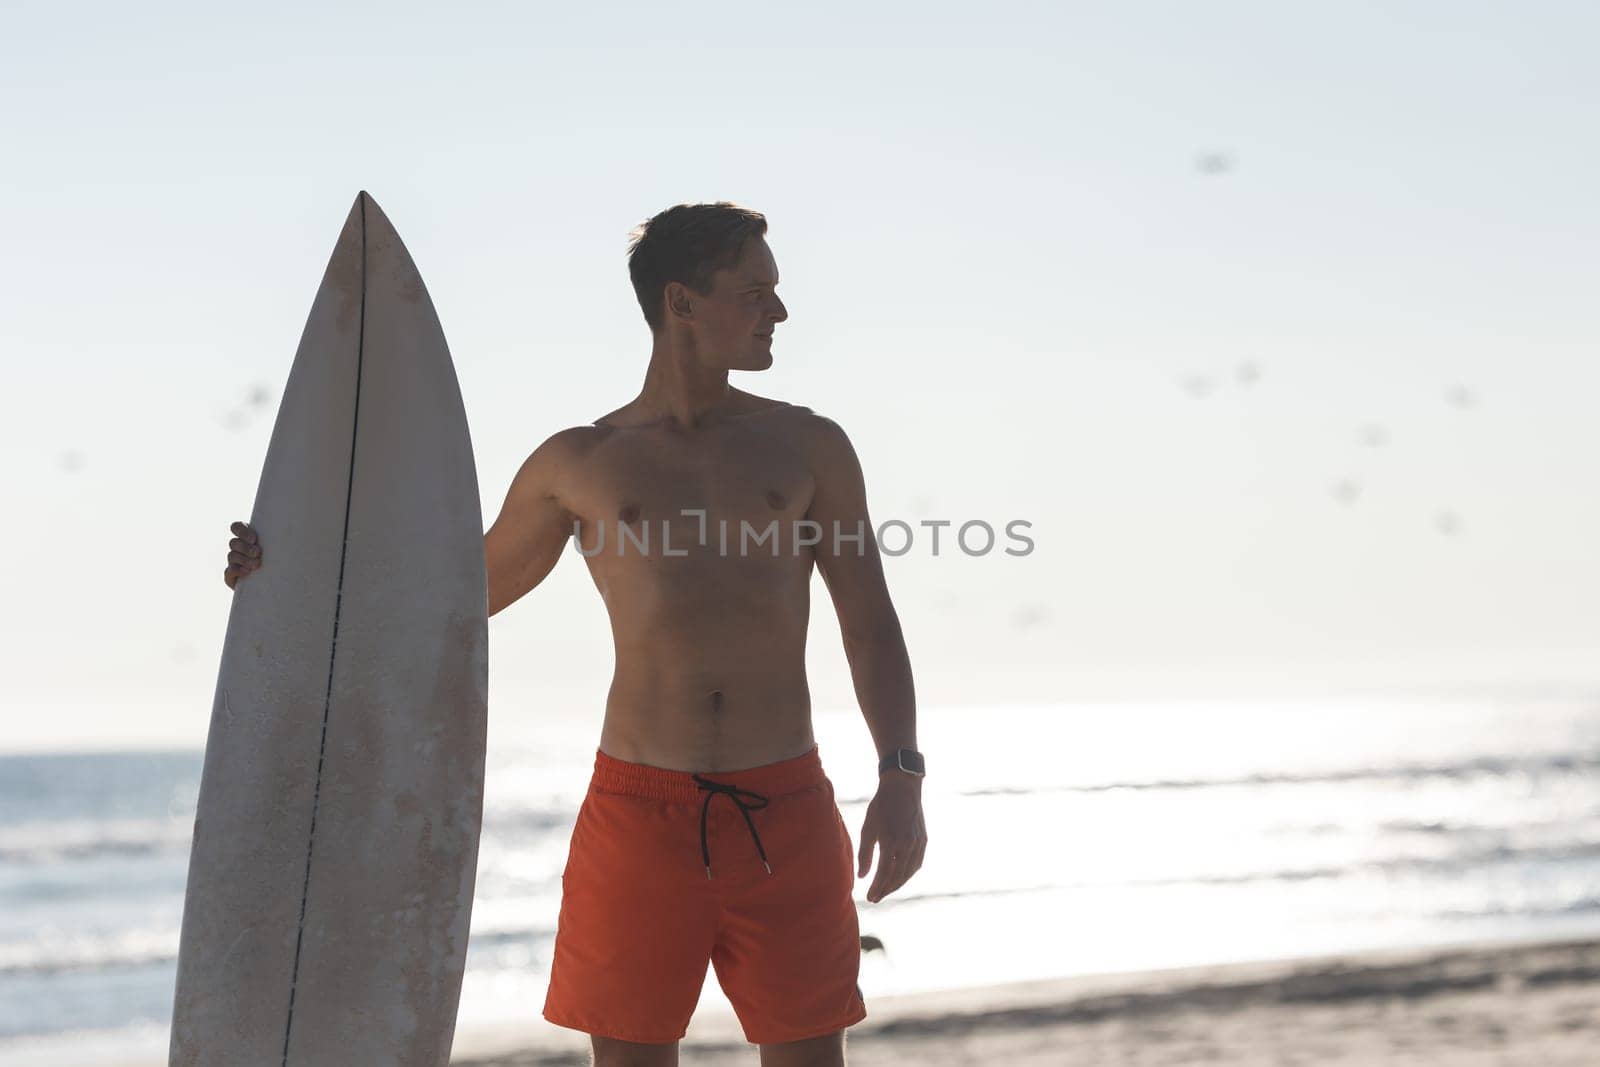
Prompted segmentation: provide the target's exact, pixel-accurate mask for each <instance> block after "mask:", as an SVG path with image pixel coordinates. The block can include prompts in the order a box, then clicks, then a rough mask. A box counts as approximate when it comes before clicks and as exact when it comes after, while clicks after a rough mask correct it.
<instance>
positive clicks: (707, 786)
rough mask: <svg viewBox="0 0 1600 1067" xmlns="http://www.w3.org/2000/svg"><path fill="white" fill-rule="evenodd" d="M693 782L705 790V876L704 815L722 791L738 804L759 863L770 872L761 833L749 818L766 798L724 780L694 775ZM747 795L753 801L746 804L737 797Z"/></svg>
mask: <svg viewBox="0 0 1600 1067" xmlns="http://www.w3.org/2000/svg"><path fill="white" fill-rule="evenodd" d="M694 781H695V784H696V785H698V786H699V787H700V788H701V789H704V790H706V791H707V792H706V802H705V803H704V804H702V805H701V806H700V856H701V858H702V859H704V860H705V861H706V877H707V878H710V877H711V848H710V846H709V845H707V844H706V817H707V816H708V815H710V814H711V798H712V797H714V796H716V795H717V794H718V793H724V794H726V795H727V797H728V798H729V799H730V800H732V801H733V802H734V803H735V804H737V805H738V806H739V814H740V815H743V816H744V824H745V825H746V826H748V827H750V836H751V837H752V838H753V839H754V840H755V843H756V851H757V852H759V853H761V865H762V866H763V867H765V868H766V869H767V873H768V874H771V873H772V864H770V863H768V862H767V850H766V849H764V848H762V847H761V835H760V834H757V833H756V824H755V821H754V820H752V819H751V818H750V813H751V812H752V811H760V810H761V809H762V808H764V807H766V806H767V798H766V797H764V796H762V795H761V794H760V793H752V792H750V791H749V790H748V789H737V788H735V787H734V786H731V785H729V784H727V783H726V782H713V781H711V780H710V779H709V778H702V777H700V776H699V775H698V774H697V775H695V776H694ZM741 795H743V796H747V797H750V798H752V799H753V800H754V801H755V803H752V804H746V803H745V802H744V801H742V800H740V799H739V797H740V796H741Z"/></svg>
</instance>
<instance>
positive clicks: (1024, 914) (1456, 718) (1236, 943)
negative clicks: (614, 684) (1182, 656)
mask: <svg viewBox="0 0 1600 1067" xmlns="http://www.w3.org/2000/svg"><path fill="white" fill-rule="evenodd" d="M491 717H492V710H491ZM496 729H497V727H495V726H494V725H493V720H492V724H491V752H490V757H489V771H488V780H487V784H486V791H485V796H486V800H485V817H484V831H483V841H482V846H481V850H480V860H479V872H478V891H477V898H476V902H475V904H474V910H473V923H472V942H471V947H470V949H469V955H468V972H467V978H466V984H465V987H464V989H463V993H462V1005H461V1021H460V1029H461V1030H462V1031H463V1032H464V1031H466V1030H468V1029H470V1028H472V1027H473V1026H474V1025H477V1024H483V1023H497V1024H498V1023H504V1022H508V1021H516V1020H523V1021H526V1022H527V1023H528V1025H529V1026H530V1028H534V1027H542V1026H546V1025H548V1024H546V1023H544V1022H543V1020H542V1019H540V1017H539V1009H540V1007H541V1006H542V1003H543V999H544V991H545V982H546V975H547V968H548V966H549V961H550V955H551V946H552V940H553V938H554V935H555V923H556V914H557V908H558V905H559V901H560V890H561V883H560V872H561V869H562V865H563V863H564V862H565V859H566V849H567V840H568V836H569V835H570V833H571V830H572V823H573V819H574V817H575V815H576V811H577V806H578V803H579V800H580V799H581V797H582V794H583V790H584V788H585V786H586V784H587V781H588V775H589V771H590V767H591V765H592V760H593V754H594V746H595V744H596V741H597V739H598V735H599V727H598V723H597V722H596V723H593V724H583V725H581V726H580V725H572V724H562V725H550V726H546V727H543V728H541V729H540V731H539V733H538V735H537V737H536V738H523V739H515V738H513V739H504V738H501V737H499V736H497V734H496V732H495V731H496ZM816 729H817V737H818V744H819V750H820V753H821V756H822V760H823V765H824V767H825V768H826V769H827V771H828V774H829V777H830V778H832V780H833V782H834V785H835V789H836V795H837V797H838V800H839V806H840V809H841V810H842V812H843V814H844V817H845V823H846V826H847V827H849V829H850V833H851V837H852V839H853V840H856V841H858V842H859V830H860V825H861V819H862V816H863V815H864V814H865V810H866V805H867V802H868V800H869V799H870V797H871V791H872V789H873V787H874V786H875V784H876V771H875V767H874V762H875V761H874V753H873V751H872V745H871V741H870V737H869V735H868V733H867V731H866V727H865V725H864V723H863V722H862V720H861V718H860V716H859V715H857V714H850V715H845V714H819V716H818V717H817V723H816ZM918 740H919V744H920V747H921V748H922V749H923V751H924V752H925V753H927V756H928V762H929V771H930V776H929V778H928V779H927V781H926V783H925V786H924V794H923V799H924V810H925V813H926V818H927V824H928V834H929V846H928V852H927V856H926V860H925V863H924V866H923V868H922V870H921V871H920V872H919V873H918V874H917V876H916V877H915V878H913V879H912V880H911V881H910V882H909V883H908V884H907V885H905V886H904V887H902V888H901V889H900V891H899V892H898V893H896V894H895V895H893V896H890V897H889V898H887V899H886V900H884V901H882V902H880V903H877V904H870V903H867V902H866V900H865V892H866V888H867V886H868V884H869V883H870V875H869V877H868V878H867V879H863V880H860V881H858V882H857V893H856V896H857V900H858V907H859V910H860V916H861V930H862V933H863V934H870V935H873V936H875V937H877V938H879V939H880V940H881V941H882V942H883V945H884V949H883V951H881V952H879V951H873V952H869V953H867V954H866V955H865V956H864V958H863V960H862V973H861V987H862V989H863V991H864V993H865V994H866V998H867V1005H868V1011H869V1013H870V1011H871V1006H872V999H873V997H874V996H875V995H883V994H889V993H901V992H914V991H919V990H928V989H940V988H956V987H961V986H970V985H978V984H985V983H990V982H1002V981H1015V980H1021V979H1028V978H1044V977H1053V976H1064V975H1072V974H1085V973H1094V972H1102V971H1115V970H1137V969H1144V968H1154V967H1170V966H1184V965H1190V964H1201V963H1212V962H1227V961H1233V960H1244V959H1266V958H1281V957H1287V956H1296V955H1303V954H1314V953H1319V952H1330V951H1348V950H1358V949H1363V948H1378V947H1402V946H1425V945H1443V944H1450V943H1456V942H1464V941H1477V940H1502V939H1503V940H1516V939H1525V938H1536V937H1547V936H1561V935H1582V934H1600V784H1597V783H1600V697H1597V698H1595V699H1588V700H1579V699H1572V698H1570V697H1569V698H1565V699H1559V700H1558V699H1550V700H1528V699H1519V700H1505V699H1484V700H1476V701H1470V700H1459V701H1452V702H1440V701H1432V702H1417V701H1409V702H1408V701H1379V700H1362V701H1350V700H1343V701H1334V700H1324V701H1308V702H1294V703H1291V702H1271V703H1265V702H1264V703H1233V702H1220V701H1218V702H1186V703H1185V702H1178V703H1161V704H1126V703H1120V704H1104V705H1089V704H1070V705H1060V706H1039V707H1025V708H998V709H997V708H968V709H932V710H924V711H923V712H922V713H921V714H920V716H919V727H918ZM200 767H201V752H200V751H199V750H198V749H195V750H193V751H180V752H127V753H95V754H54V755H49V754H47V755H17V756H0V1062H5V1063H7V1064H12V1063H17V1064H21V1063H93V1062H106V1061H107V1058H108V1057H109V1056H110V1055H111V1053H112V1052H115V1053H116V1054H117V1055H119V1056H123V1057H126V1056H131V1055H138V1054H148V1055H150V1056H151V1057H152V1058H156V1059H159V1058H161V1057H162V1056H163V1055H164V1053H165V1048H166V1026H167V1021H168V1019H169V1017H170V1012H171V998H172V988H173V978H174V973H175V957H176V951H177V943H178V931H179V925H180V922H181V918H182V904H183V890H184V883H185V865H186V862H187V858H188V847H189V841H190V835H191V832H192V827H193V820H194V803H195V796H196V793H197V789H198V785H199V776H200ZM757 817H758V818H759V816H757ZM700 1010H701V1011H725V1010H727V1002H726V1000H725V999H724V998H723V997H722V994H721V991H720V990H719V989H718V987H717V984H716V979H715V975H714V974H709V975H708V977H707V980H706V984H705V986H704V988H703V990H702V994H701V1000H700Z"/></svg>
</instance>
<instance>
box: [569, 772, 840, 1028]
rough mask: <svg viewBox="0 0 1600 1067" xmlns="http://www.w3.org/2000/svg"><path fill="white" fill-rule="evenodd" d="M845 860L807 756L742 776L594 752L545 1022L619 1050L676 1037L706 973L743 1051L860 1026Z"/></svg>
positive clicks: (826, 792)
mask: <svg viewBox="0 0 1600 1067" xmlns="http://www.w3.org/2000/svg"><path fill="white" fill-rule="evenodd" d="M854 883H855V867H854V848H853V846H852V844H851V841H850V833H849V831H848V830H847V829H846V828H845V825H844V819H843V818H842V817H841V816H840V814H839V808H838V805H837V804H836V803H835V800H834V795H833V783H832V782H830V781H829V780H828V777H827V775H825V774H824V773H823V771H822V762H821V759H820V757H819V756H818V754H817V749H816V746H815V745H813V746H812V748H811V749H810V751H808V752H806V753H804V754H803V755H800V756H795V757H794V758H792V759H786V760H780V761H779V762H777V763H769V764H766V765H764V766H761V767H749V768H746V769H744V770H738V771H723V772H717V773H711V772H707V773H705V774H695V773H693V772H690V771H677V770H668V769H665V768H662V767H651V766H647V765H646V764H642V763H630V762H628V761H625V760H619V759H615V758H613V757H612V756H609V755H607V754H606V753H604V752H602V751H600V750H599V749H596V750H595V761H594V776H593V777H592V778H591V779H590V782H589V790H588V793H587V795H586V796H585V797H584V800H583V803H582V805H581V806H580V807H579V809H578V819H577V823H576V825H575V826H574V827H573V830H572V841H571V844H570V846H569V847H568V852H567V865H566V869H565V870H564V871H563V873H562V875H561V913H560V917H559V919H558V920H557V925H556V940H555V956H554V959H553V960H552V962H551V965H550V991H549V993H548V994H547V996H546V997H545V1003H544V1013H543V1014H544V1017H545V1018H546V1019H548V1020H549V1021H550V1022H552V1023H555V1024H556V1025H558V1026H565V1027H570V1028H572V1029H575V1030H582V1031H584V1032H586V1033H590V1034H598V1035H600V1036H603V1037H614V1038H619V1039H621V1040H623V1041H636V1042H647V1043H652V1044H654V1043H665V1042H671V1041H676V1040H678V1039H679V1038H681V1037H683V1035H684V1032H685V1030H686V1029H687V1028H688V1025H689V1017H690V1016H691V1015H692V1014H693V1013H694V1008H695V1005H696V1004H697V1003H698V1002H699V1000H700V990H701V988H702V986H703V985H704V984H705V978H706V965H707V963H709V964H710V965H711V966H712V967H713V968H714V969H715V970H716V972H717V981H718V982H719V983H720V984H721V986H722V990H723V992H724V993H725V994H727V997H728V1000H729V1001H730V1002H731V1003H732V1005H733V1009H734V1012H735V1013H736V1014H737V1015H738V1017H739V1023H740V1025H741V1026H742V1027H743V1029H744V1035H745V1039H746V1040H748V1041H750V1042H751V1043H753V1044H761V1045H765V1044H776V1043H778V1042H783V1041H798V1040H801V1039H802V1038H807V1037H817V1036H820V1035H822V1034H828V1033H832V1032H834V1031H835V1030H841V1029H843V1028H845V1027H847V1026H850V1025H852V1024H854V1023H857V1022H860V1021H861V1020H862V1019H864V1018H866V1015H867V1008H866V1004H865V1002H864V1001H863V1000H862V996H861V988H860V986H858V985H857V984H856V979H857V977H858V975H859V973H860V967H861V940H860V928H859V926H858V924H857V919H856V907H855V900H854V899H853V897H852V887H853V886H854Z"/></svg>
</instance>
